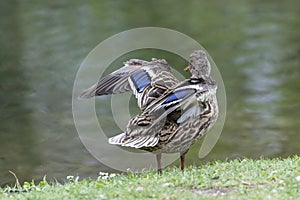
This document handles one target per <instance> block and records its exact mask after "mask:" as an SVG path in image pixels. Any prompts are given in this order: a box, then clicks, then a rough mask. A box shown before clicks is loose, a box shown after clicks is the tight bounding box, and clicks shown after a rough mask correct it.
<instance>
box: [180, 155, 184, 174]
mask: <svg viewBox="0 0 300 200" xmlns="http://www.w3.org/2000/svg"><path fill="white" fill-rule="evenodd" d="M184 160H185V154H182V155H180V161H181V163H180V168H181V171H184Z"/></svg>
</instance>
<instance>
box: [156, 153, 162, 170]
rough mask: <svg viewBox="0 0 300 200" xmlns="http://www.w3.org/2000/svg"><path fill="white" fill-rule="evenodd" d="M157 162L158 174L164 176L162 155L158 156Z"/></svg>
mask: <svg viewBox="0 0 300 200" xmlns="http://www.w3.org/2000/svg"><path fill="white" fill-rule="evenodd" d="M156 162H157V172H158V174H162V170H161V153H158V154H156Z"/></svg>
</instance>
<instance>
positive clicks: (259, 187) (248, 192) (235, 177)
mask: <svg viewBox="0 0 300 200" xmlns="http://www.w3.org/2000/svg"><path fill="white" fill-rule="evenodd" d="M68 179H69V181H66V183H65V184H59V183H51V184H50V183H47V181H45V180H44V181H42V182H40V183H39V184H38V185H35V184H33V183H26V182H25V183H24V185H22V187H20V186H19V187H18V188H17V189H18V190H14V189H16V188H9V187H6V188H2V189H0V199H300V160H299V157H298V156H293V157H291V158H286V159H260V160H251V159H241V160H233V161H228V162H221V161H217V162H212V163H207V164H204V165H202V166H200V167H195V166H190V167H187V168H186V171H185V172H184V173H182V172H181V171H180V170H179V169H178V168H167V169H165V170H164V171H163V174H162V175H161V176H160V175H158V174H157V173H156V172H144V173H141V174H129V175H115V174H110V175H109V174H106V173H100V176H99V177H98V180H82V181H78V180H77V178H76V177H68ZM66 180H67V179H66Z"/></svg>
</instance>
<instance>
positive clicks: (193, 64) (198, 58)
mask: <svg viewBox="0 0 300 200" xmlns="http://www.w3.org/2000/svg"><path fill="white" fill-rule="evenodd" d="M185 70H186V71H190V72H191V73H192V76H191V79H203V80H207V79H209V78H210V71H211V66H210V63H209V61H208V59H207V56H206V53H205V52H204V51H203V50H196V51H194V52H193V53H192V54H191V55H190V57H189V64H188V66H187V67H186V68H185Z"/></svg>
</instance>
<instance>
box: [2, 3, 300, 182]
mask: <svg viewBox="0 0 300 200" xmlns="http://www.w3.org/2000/svg"><path fill="white" fill-rule="evenodd" d="M299 8H300V3H299V2H298V1H284V2H281V1H264V2H262V1H251V2H246V1H233V0H232V1H229V2H227V3H226V4H225V3H224V4H223V3H217V2H206V1H185V2H181V1H163V2H161V3H156V2H149V1H136V2H130V3H128V2H125V1H124V2H119V1H88V2H87V3H85V4H82V2H81V1H72V2H68V3H66V2H63V1H51V2H47V1H40V2H36V1H31V0H27V1H17V0H16V1H1V3H0V13H1V14H0V15H1V17H0V45H1V50H0V80H1V85H0V90H1V92H0V96H1V97H0V105H1V106H0V118H1V120H0V184H1V185H4V184H7V183H10V184H11V183H13V182H14V179H13V177H12V176H11V175H10V174H9V172H8V170H11V171H13V172H15V173H16V174H17V176H18V177H19V179H20V181H24V180H27V181H30V180H31V179H40V178H42V177H43V176H44V175H47V177H48V178H54V177H55V178H57V179H59V180H64V179H65V177H66V176H67V175H79V176H80V177H95V176H97V173H98V172H99V171H106V170H109V169H108V168H107V167H105V166H103V165H102V164H100V163H99V162H98V161H97V160H96V159H94V158H93V157H92V156H91V155H90V154H89V153H88V152H87V150H86V149H85V148H84V147H83V145H82V143H81V142H80V140H79V138H78V135H77V132H76V129H75V126H74V122H73V117H72V107H71V101H72V98H71V97H72V87H73V81H74V79H75V75H76V72H77V70H78V68H79V66H80V63H81V62H82V61H83V59H84V58H85V56H86V55H87V54H88V53H89V51H90V50H92V49H93V48H94V47H95V46H96V45H97V44H98V43H99V42H101V41H103V40H104V39H106V38H107V37H109V36H111V35H113V34H116V33H119V32H121V31H124V30H127V29H130V28H135V27H143V26H157V27H166V28H170V29H174V30H177V31H180V32H183V33H185V34H187V35H189V36H191V37H193V38H194V39H196V40H197V41H199V42H200V43H201V44H202V45H203V46H204V47H205V48H206V50H207V51H208V52H209V53H210V55H211V56H212V57H213V58H214V61H215V62H216V64H217V65H218V68H219V70H220V72H221V74H222V76H223V80H224V83H225V86H226V92H227V93H226V94H227V118H226V122H225V126H224V129H223V132H222V135H221V138H220V140H219V141H218V143H217V145H216V146H215V148H214V150H213V151H212V152H211V153H210V154H209V156H207V157H206V158H205V159H204V160H199V159H198V157H197V155H198V150H199V145H198V146H195V147H193V148H192V149H191V150H190V152H189V154H188V158H187V161H188V163H193V162H196V163H197V164H200V163H201V162H206V161H208V160H214V159H222V160H224V159H226V158H229V159H232V158H239V157H244V156H245V157H252V158H258V157H260V156H265V157H275V156H281V157H286V156H289V155H293V154H298V155H299V154H300V148H299V144H298V141H299V140H300V135H299V134H298V130H299V128H300V125H299V122H298V121H299V120H298V118H299V114H300V111H299V110H300V103H299V102H300V101H299V100H300V94H299V89H300V79H299V73H300V70H299V65H300V55H299V54H300V45H299V43H298V40H299V35H300V28H299V27H300V20H299V19H300V13H299V12H298V11H299ZM139 56H142V57H144V58H147V59H149V58H151V57H160V56H162V57H166V59H167V60H168V61H169V62H170V63H171V64H172V66H175V67H176V68H177V69H178V70H180V68H181V67H182V66H183V64H185V63H184V61H182V60H180V59H178V58H176V57H175V56H174V55H170V54H167V53H161V54H160V53H158V52H156V51H148V52H147V53H146V54H140V55H139ZM121 61H122V59H120V60H119V61H118V62H115V63H114V65H113V66H112V68H111V69H116V68H118V67H119V65H120V63H121ZM107 103H108V102H103V105H106V104H107ZM100 107H101V106H100ZM100 107H99V106H97V108H98V109H100ZM102 109H103V108H102ZM98 112H99V113H101V112H102V113H110V112H111V111H110V110H108V109H103V110H98ZM105 123H106V124H105ZM103 125H106V129H107V130H109V131H112V132H114V133H117V132H118V131H119V130H118V129H117V128H115V127H113V126H112V124H110V123H107V122H103Z"/></svg>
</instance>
